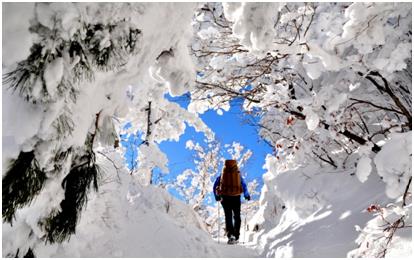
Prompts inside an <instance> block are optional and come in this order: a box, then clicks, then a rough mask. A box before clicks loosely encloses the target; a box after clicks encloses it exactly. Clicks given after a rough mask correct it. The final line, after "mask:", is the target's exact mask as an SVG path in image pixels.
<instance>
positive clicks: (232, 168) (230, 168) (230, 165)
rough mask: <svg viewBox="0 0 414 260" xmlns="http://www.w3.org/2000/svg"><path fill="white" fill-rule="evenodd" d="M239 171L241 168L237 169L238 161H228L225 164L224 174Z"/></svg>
mask: <svg viewBox="0 0 414 260" xmlns="http://www.w3.org/2000/svg"><path fill="white" fill-rule="evenodd" d="M238 171H239V167H237V161H236V160H226V161H225V162H224V168H223V172H226V173H234V172H238Z"/></svg>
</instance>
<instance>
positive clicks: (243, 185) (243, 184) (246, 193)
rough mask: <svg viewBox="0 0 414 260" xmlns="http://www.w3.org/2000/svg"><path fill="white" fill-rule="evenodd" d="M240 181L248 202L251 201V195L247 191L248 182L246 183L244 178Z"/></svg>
mask: <svg viewBox="0 0 414 260" xmlns="http://www.w3.org/2000/svg"><path fill="white" fill-rule="evenodd" d="M240 179H241V185H242V188H243V195H244V198H245V199H246V200H250V194H249V191H248V190H247V185H246V182H244V179H243V177H241V176H240Z"/></svg>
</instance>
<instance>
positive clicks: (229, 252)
mask: <svg viewBox="0 0 414 260" xmlns="http://www.w3.org/2000/svg"><path fill="white" fill-rule="evenodd" d="M241 235H242V236H241V238H242V237H243V234H241ZM214 241H215V243H216V245H217V249H218V250H220V252H221V255H220V257H239V258H240V257H241V258H243V257H245V258H256V257H259V254H258V253H257V252H256V251H255V250H254V249H253V244H252V243H251V242H248V243H243V241H240V243H239V244H236V245H228V244H227V238H225V237H220V243H217V238H215V239H214Z"/></svg>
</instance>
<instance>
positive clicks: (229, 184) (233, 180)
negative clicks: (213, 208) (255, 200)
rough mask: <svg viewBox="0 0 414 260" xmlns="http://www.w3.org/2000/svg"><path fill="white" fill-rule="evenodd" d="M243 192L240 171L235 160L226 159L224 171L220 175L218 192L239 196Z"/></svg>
mask: <svg viewBox="0 0 414 260" xmlns="http://www.w3.org/2000/svg"><path fill="white" fill-rule="evenodd" d="M242 193H243V188H242V186H241V178H240V171H239V169H238V167H237V162H236V161H235V160H226V162H225V167H224V169H223V173H222V174H221V176H220V184H219V185H218V190H217V194H219V195H226V196H238V195H240V194H242Z"/></svg>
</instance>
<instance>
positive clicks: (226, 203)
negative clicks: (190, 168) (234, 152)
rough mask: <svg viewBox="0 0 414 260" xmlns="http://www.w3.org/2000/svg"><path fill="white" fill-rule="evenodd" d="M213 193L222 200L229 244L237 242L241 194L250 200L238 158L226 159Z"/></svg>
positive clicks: (217, 198) (217, 199) (218, 199)
mask: <svg viewBox="0 0 414 260" xmlns="http://www.w3.org/2000/svg"><path fill="white" fill-rule="evenodd" d="M213 193H214V197H215V199H216V201H220V202H221V205H222V206H223V209H224V215H225V217H226V233H227V238H228V239H229V240H228V242H227V244H235V243H237V242H238V240H239V236H240V225H241V219H240V206H241V204H240V195H241V194H242V193H243V195H244V198H245V199H246V200H250V194H249V191H248V190H247V186H246V183H245V182H244V180H243V178H242V177H241V176H240V171H239V168H238V167H237V162H236V160H226V161H225V163H224V168H223V173H222V174H221V175H220V176H219V177H217V179H216V181H215V182H214V186H213ZM233 218H234V225H233Z"/></svg>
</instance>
